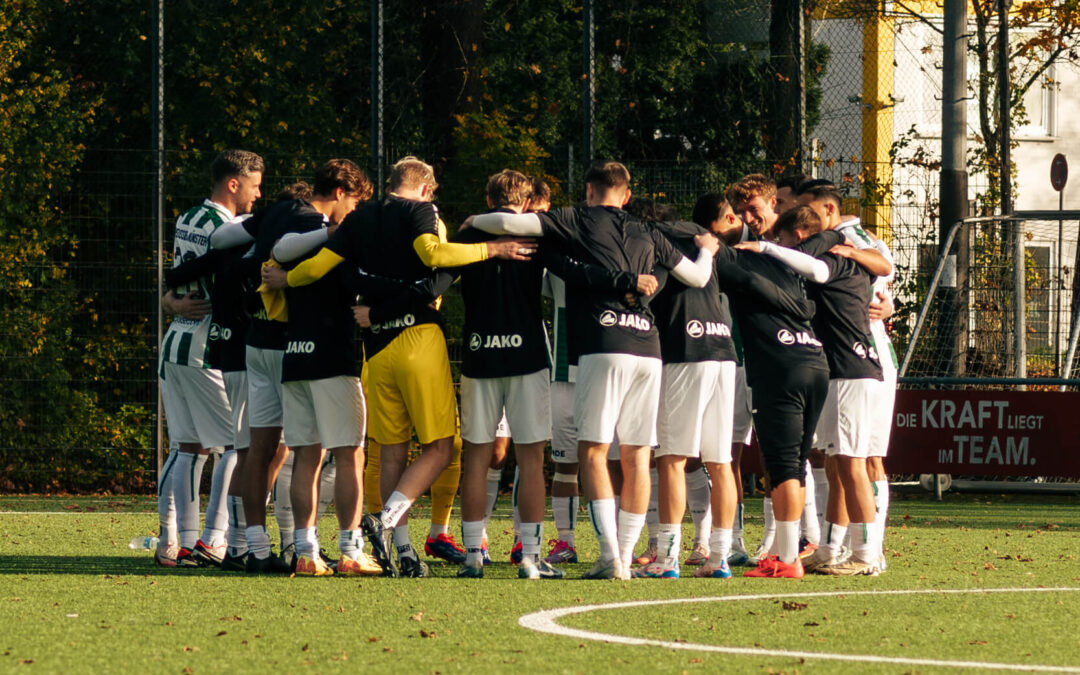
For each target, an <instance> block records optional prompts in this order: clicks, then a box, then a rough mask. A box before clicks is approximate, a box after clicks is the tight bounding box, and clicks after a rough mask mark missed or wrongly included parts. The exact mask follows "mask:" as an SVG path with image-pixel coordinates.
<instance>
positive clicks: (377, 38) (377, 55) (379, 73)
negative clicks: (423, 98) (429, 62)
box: [371, 0, 386, 199]
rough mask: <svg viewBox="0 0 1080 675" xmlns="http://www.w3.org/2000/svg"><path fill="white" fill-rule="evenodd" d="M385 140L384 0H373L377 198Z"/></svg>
mask: <svg viewBox="0 0 1080 675" xmlns="http://www.w3.org/2000/svg"><path fill="white" fill-rule="evenodd" d="M383 142H384V141H383V0H371V177H372V178H373V179H374V183H375V198H376V199H378V198H379V197H381V196H382V192H383V171H384V167H385V166H386V157H385V155H384V152H385V150H384V148H383Z"/></svg>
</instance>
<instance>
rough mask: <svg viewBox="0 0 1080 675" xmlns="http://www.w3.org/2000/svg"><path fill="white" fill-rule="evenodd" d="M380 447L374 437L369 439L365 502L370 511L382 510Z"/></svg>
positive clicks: (365, 468)
mask: <svg viewBox="0 0 1080 675" xmlns="http://www.w3.org/2000/svg"><path fill="white" fill-rule="evenodd" d="M379 449H380V446H379V444H378V443H376V442H375V440H374V439H372V438H369V439H368V445H367V465H366V466H364V504H365V506H366V507H367V512H368V513H374V514H378V513H379V511H382V495H381V494H380V493H379Z"/></svg>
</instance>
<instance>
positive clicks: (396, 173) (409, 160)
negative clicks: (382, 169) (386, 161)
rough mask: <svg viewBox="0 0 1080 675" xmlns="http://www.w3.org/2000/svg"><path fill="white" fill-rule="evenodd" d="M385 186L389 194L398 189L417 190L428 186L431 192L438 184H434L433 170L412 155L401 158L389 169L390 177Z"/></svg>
mask: <svg viewBox="0 0 1080 675" xmlns="http://www.w3.org/2000/svg"><path fill="white" fill-rule="evenodd" d="M386 184H387V187H389V188H390V191H391V192H393V191H395V190H398V189H400V188H406V189H409V188H417V187H420V186H421V185H428V186H430V187H431V189H432V190H434V189H435V188H437V187H439V184H438V183H437V182H435V169H434V168H432V166H431V165H430V164H428V163H427V162H425V161H423V160H421V159H419V158H418V157H413V156H412V155H409V156H408V157H402V158H401V159H399V160H398V161H397V162H396V163H395V164H394V165H393V166H392V167H390V177H389V178H387V179H386Z"/></svg>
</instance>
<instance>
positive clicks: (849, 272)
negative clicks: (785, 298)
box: [777, 206, 881, 575]
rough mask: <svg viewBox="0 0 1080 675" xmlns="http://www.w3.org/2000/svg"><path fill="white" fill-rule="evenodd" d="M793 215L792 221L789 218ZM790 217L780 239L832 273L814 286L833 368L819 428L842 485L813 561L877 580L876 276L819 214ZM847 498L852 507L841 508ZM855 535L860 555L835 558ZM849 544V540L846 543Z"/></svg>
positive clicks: (834, 493) (812, 565)
mask: <svg viewBox="0 0 1080 675" xmlns="http://www.w3.org/2000/svg"><path fill="white" fill-rule="evenodd" d="M789 214H790V216H791V217H788V215H789ZM789 214H785V216H784V217H782V219H781V221H780V223H778V225H777V233H778V235H779V236H780V240H781V242H782V243H783V244H784V245H785V246H789V247H796V246H798V247H800V248H801V249H802V250H804V251H808V252H811V253H814V254H817V256H818V257H819V259H820V260H823V261H824V262H825V263H826V264H827V265H828V267H829V275H828V279H827V281H826V282H825V283H822V284H814V285H811V288H810V296H811V298H812V299H814V300H815V302H816V304H817V308H818V309H817V313H816V315H815V316H814V322H813V323H814V328H815V334H816V335H817V336H818V337H819V338H820V339H821V341H822V343H823V345H824V349H825V354H826V357H827V359H828V362H829V377H830V380H829V393H828V397H827V399H826V403H825V407H824V410H823V412H822V416H821V419H820V422H819V424H818V427H817V429H818V436H819V443H821V444H822V445H823V446H824V447H825V448H826V451H827V453H828V455H827V456H828V457H829V458H833V460H832V461H835V462H836V467H837V472H836V475H837V477H838V480H837V481H830V485H829V510H828V513H827V519H828V522H829V527H828V528H827V529H828V531H829V534H830V536H829V540H828V541H827V542H826V546H823V547H821V548H819V549H818V550H817V551H815V552H814V553H813V554H811V555H810V556H808V557H807V559H806V567H807V568H809V569H810V570H811V571H820V572H825V573H830V574H842V575H851V574H872V573H874V571H875V569H876V567H875V565H876V562H877V558H878V556H879V552H878V551H877V549H876V545H875V542H874V541H873V535H874V531H873V529H872V526H873V522H874V502H873V493H872V488H871V484H870V481H869V479H868V477H867V474H866V456H867V453H868V450H869V436H870V430H871V428H872V426H873V423H872V420H871V419H870V417H869V413H870V412H871V410H872V404H873V397H874V396H875V395H876V394H877V393H878V391H879V389H880V387H879V386H877V385H878V383H879V382H880V381H881V365H880V363H879V362H878V358H877V354H876V352H875V351H874V349H873V344H872V338H871V336H870V327H869V319H868V316H867V309H866V308H867V307H868V305H869V303H870V281H871V279H870V275H869V273H868V272H867V271H866V270H865V269H864V268H863V267H862V266H861V265H859V264H858V263H856V262H854V261H853V260H851V259H849V258H846V257H843V256H842V255H840V253H839V252H840V251H843V250H844V248H845V247H837V248H835V249H834V251H836V252H834V253H830V252H829V249H830V248H832V244H830V243H829V242H828V241H825V240H822V239H820V238H811V237H812V236H813V235H815V234H817V233H818V232H820V231H821V227H822V223H821V220H820V218H819V217H818V215H817V213H816V212H815V211H814V210H812V209H811V208H810V207H808V206H801V207H798V208H796V209H794V210H792V211H790V212H789ZM840 500H843V502H844V505H845V507H846V508H839V502H840ZM848 518H850V521H851V525H850V528H851V529H852V531H853V555H852V557H851V559H850V560H848V561H846V562H839V561H836V560H835V559H834V555H835V554H834V553H833V550H832V547H833V544H834V541H836V537H837V536H838V534H839V531H841V530H843V529H844V528H845V527H846V526H847V525H848V522H847V520H848ZM839 540H840V541H842V538H840V539H839Z"/></svg>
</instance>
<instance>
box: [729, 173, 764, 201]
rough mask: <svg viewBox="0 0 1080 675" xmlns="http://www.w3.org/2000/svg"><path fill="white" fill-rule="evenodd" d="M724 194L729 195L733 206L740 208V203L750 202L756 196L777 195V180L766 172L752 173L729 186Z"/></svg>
mask: <svg viewBox="0 0 1080 675" xmlns="http://www.w3.org/2000/svg"><path fill="white" fill-rule="evenodd" d="M724 196H725V197H727V200H728V203H729V204H731V206H732V207H733V208H738V206H739V204H741V203H744V202H748V201H750V200H751V199H753V198H754V197H761V198H762V199H771V198H772V197H775V196H776V181H774V180H773V179H772V178H769V177H768V176H766V175H765V174H761V173H752V174H750V175H748V176H743V177H742V178H741V179H740V180H739V181H738V182H737V183H735V184H734V185H732V186H731V187H729V188H728V189H727V192H725V193H724Z"/></svg>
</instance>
